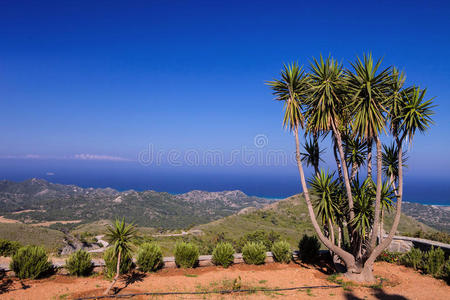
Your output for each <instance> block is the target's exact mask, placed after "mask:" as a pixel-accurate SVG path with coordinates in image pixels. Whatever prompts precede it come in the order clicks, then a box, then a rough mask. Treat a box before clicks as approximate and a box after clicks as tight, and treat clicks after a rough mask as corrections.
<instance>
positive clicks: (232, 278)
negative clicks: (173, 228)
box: [0, 263, 450, 300]
mask: <svg viewBox="0 0 450 300" xmlns="http://www.w3.org/2000/svg"><path fill="white" fill-rule="evenodd" d="M375 275H376V276H378V278H383V280H384V283H383V286H382V288H381V289H377V288H375V287H373V286H372V287H370V286H363V285H358V286H349V287H347V288H346V289H344V288H342V287H340V288H317V289H316V288H311V289H310V290H307V289H303V290H293V291H280V292H256V293H235V294H232V295H218V294H211V295H206V296H203V295H176V296H164V297H163V296H160V297H156V298H158V299H270V298H279V299H299V298H302V299H305V298H310V297H316V299H342V300H344V299H346V300H348V299H398V300H405V299H411V300H412V299H450V286H448V285H447V284H446V283H445V282H443V281H442V280H437V279H434V278H432V277H430V276H425V275H422V274H420V273H418V272H416V271H413V270H412V269H408V268H406V267H403V266H397V265H392V264H387V263H376V265H375ZM327 277H328V275H326V274H325V273H324V272H323V270H318V269H317V268H313V267H310V266H301V265H298V264H294V263H291V264H289V265H282V264H275V263H270V264H266V265H263V266H249V265H244V264H241V265H234V266H232V267H230V268H228V269H223V268H221V267H203V268H197V269H186V270H183V269H163V270H161V271H159V272H157V273H155V274H147V275H143V274H140V273H135V275H134V276H128V277H126V276H125V277H124V278H122V279H121V281H119V282H118V283H117V284H116V286H117V287H118V288H119V289H120V291H119V294H131V293H142V292H168V291H169V292H176V291H177V292H181V291H191V292H193V291H205V290H208V291H212V290H221V289H230V288H232V287H233V284H235V285H240V288H241V289H246V288H249V289H254V288H266V289H267V288H289V287H301V286H322V285H335V284H334V283H332V282H330V281H328V280H327ZM239 278H240V280H239ZM127 280H128V284H127ZM5 284H6V282H5V281H4V286H3V289H1V290H0V292H1V291H2V290H3V294H0V299H33V300H38V299H76V298H79V297H88V296H99V295H101V294H102V293H103V291H104V290H105V289H106V287H107V286H108V285H109V281H107V280H105V279H103V277H102V276H93V277H89V278H75V277H69V276H63V275H57V276H52V277H51V278H48V279H41V280H24V281H19V280H16V279H14V280H12V282H11V283H10V284H9V285H8V284H6V285H5ZM349 288H350V289H351V290H349ZM154 298H155V297H154ZM132 299H153V298H151V297H150V296H138V297H134V298H132ZM311 299H314V298H311Z"/></svg>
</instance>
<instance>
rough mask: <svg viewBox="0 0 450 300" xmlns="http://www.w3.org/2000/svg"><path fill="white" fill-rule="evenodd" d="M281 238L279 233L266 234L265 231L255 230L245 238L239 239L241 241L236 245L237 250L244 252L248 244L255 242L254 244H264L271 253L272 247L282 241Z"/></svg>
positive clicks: (270, 232)
mask: <svg viewBox="0 0 450 300" xmlns="http://www.w3.org/2000/svg"><path fill="white" fill-rule="evenodd" d="M280 238H281V236H280V234H279V233H277V232H275V231H273V230H271V231H269V232H266V231H264V230H255V231H253V232H250V233H247V234H246V235H244V236H243V237H241V238H240V239H239V241H238V242H237V244H236V250H237V251H242V249H243V247H244V245H245V244H246V243H247V242H254V243H263V244H264V246H265V247H266V251H270V248H272V245H273V243H274V242H276V241H278V240H280Z"/></svg>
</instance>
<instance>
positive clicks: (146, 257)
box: [137, 243, 164, 272]
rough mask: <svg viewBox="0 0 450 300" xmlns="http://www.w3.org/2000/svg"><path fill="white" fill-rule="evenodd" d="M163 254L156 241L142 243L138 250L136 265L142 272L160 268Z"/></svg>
mask: <svg viewBox="0 0 450 300" xmlns="http://www.w3.org/2000/svg"><path fill="white" fill-rule="evenodd" d="M163 264H164V262H163V256H162V251H161V248H160V247H159V246H158V244H156V243H144V244H142V245H141V247H140V248H139V251H138V257H137V265H138V267H139V269H140V270H141V271H143V272H154V271H156V270H158V269H160V268H162V266H163Z"/></svg>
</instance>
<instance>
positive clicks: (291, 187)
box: [0, 159, 450, 205]
mask: <svg viewBox="0 0 450 300" xmlns="http://www.w3.org/2000/svg"><path fill="white" fill-rule="evenodd" d="M363 172H365V171H363ZM30 178H42V179H45V180H47V181H49V182H53V183H61V184H74V185H77V186H81V187H94V188H105V187H111V188H114V189H117V190H121V191H123V190H128V189H134V190H138V191H141V190H156V191H159V192H169V193H173V194H177V193H184V192H188V191H191V190H196V189H198V190H206V191H224V190H236V189H238V190H242V191H243V192H244V193H246V194H248V195H255V196H262V197H268V198H285V197H288V196H291V195H294V194H297V193H299V192H300V189H301V187H300V182H299V177H298V173H297V172H296V169H295V167H293V166H285V167H276V166H270V167H269V166H266V167H264V166H255V167H251V166H250V167H246V168H242V167H238V166H232V167H229V168H223V167H211V166H209V167H205V166H203V167H195V168H194V167H187V166H159V167H152V166H145V165H142V164H140V163H138V162H110V161H92V160H44V159H26V160H25V159H0V179H7V180H12V181H23V180H27V179H30ZM404 200H405V201H408V202H418V203H422V204H435V205H450V185H449V184H448V179H446V178H431V177H429V176H428V177H427V176H423V177H421V175H420V174H415V173H413V172H408V171H407V173H406V176H405V191H404Z"/></svg>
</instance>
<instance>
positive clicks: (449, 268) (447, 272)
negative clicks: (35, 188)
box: [442, 259, 450, 284]
mask: <svg viewBox="0 0 450 300" xmlns="http://www.w3.org/2000/svg"><path fill="white" fill-rule="evenodd" d="M442 278H443V279H444V280H445V281H447V284H450V259H448V260H447V261H446V262H445V265H444V268H443V270H442Z"/></svg>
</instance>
